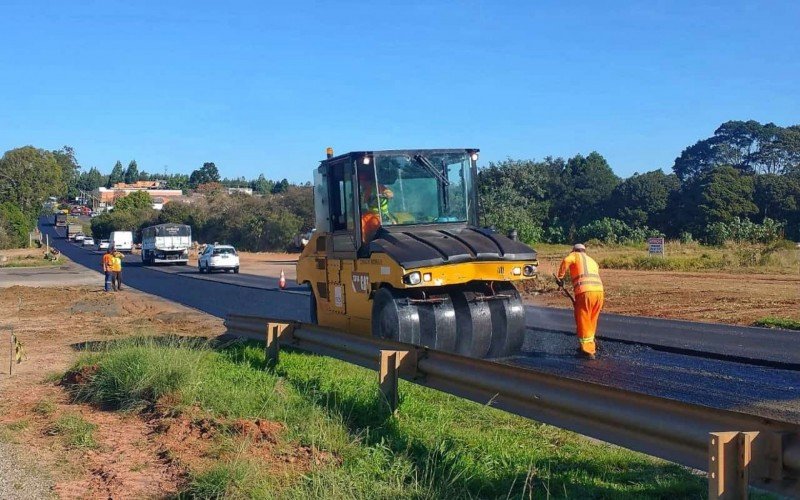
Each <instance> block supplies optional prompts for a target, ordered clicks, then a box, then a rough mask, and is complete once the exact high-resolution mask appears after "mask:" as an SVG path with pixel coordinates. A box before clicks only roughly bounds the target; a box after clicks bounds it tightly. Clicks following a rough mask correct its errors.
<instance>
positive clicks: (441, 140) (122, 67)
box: [0, 0, 800, 181]
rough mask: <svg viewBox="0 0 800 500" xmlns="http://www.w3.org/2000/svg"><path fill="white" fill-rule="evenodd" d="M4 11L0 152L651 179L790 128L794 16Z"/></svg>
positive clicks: (329, 4)
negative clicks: (748, 138) (529, 166)
mask: <svg viewBox="0 0 800 500" xmlns="http://www.w3.org/2000/svg"><path fill="white" fill-rule="evenodd" d="M599 3H601V2H534V1H530V0H528V1H513V2H512V1H502V0H501V1H489V0H486V1H469V0H465V1H436V0H429V1H410V2H409V1H394V2H390V1H372V2H355V1H320V2H301V1H297V2H262V1H252V2H236V1H231V2H220V1H215V2H205V1H191V2H188V1H186V2H178V1H164V0H161V1H158V2H150V1H138V0H137V1H125V2H119V1H106V0H103V1H77V2H63V1H51V2H46V1H40V2H32V1H30V0H24V1H18V0H13V1H10V2H9V1H8V0H3V1H2V6H0V69H2V71H1V72H0V152H1V151H5V150H7V149H10V148H13V147H18V146H22V145H26V144H32V145H35V146H38V147H43V148H47V149H55V148H58V147H61V146H62V145H65V144H67V145H71V146H73V147H74V148H75V149H76V151H77V153H78V160H79V161H80V163H81V164H82V165H83V166H84V167H85V168H88V167H90V166H97V167H98V168H100V170H101V171H103V172H106V173H107V172H108V171H110V169H111V167H112V166H113V164H114V162H115V161H116V160H117V159H119V160H122V161H123V163H125V164H127V162H128V161H129V160H131V159H133V158H135V159H136V160H137V162H138V164H139V169H140V170H147V171H149V172H153V171H163V168H164V166H165V165H167V166H168V167H169V170H170V172H185V173H188V172H190V171H191V170H193V169H195V168H198V167H199V166H201V165H202V163H203V162H204V161H214V162H216V164H217V166H218V167H219V168H220V171H221V173H222V175H224V176H228V177H237V176H240V175H243V176H246V177H248V178H250V177H254V176H257V175H258V174H259V173H261V172H263V173H265V175H267V177H269V178H282V177H286V178H288V179H289V180H291V181H306V180H310V179H311V169H312V168H314V167H315V166H316V164H317V161H318V160H319V159H321V158H322V157H323V156H324V151H325V147H326V146H329V145H330V146H333V147H334V148H336V151H338V152H345V151H347V150H353V149H392V148H411V147H461V146H477V147H480V148H481V150H482V157H481V163H482V164H485V163H486V162H488V161H491V160H502V159H505V158H507V157H512V158H537V159H538V158H542V157H544V156H546V155H553V156H571V155H574V154H576V153H583V154H586V153H588V152H590V151H592V150H597V151H599V152H600V153H601V154H603V155H604V156H605V157H606V158H607V159H608V161H609V163H610V164H611V165H612V167H613V168H614V170H615V171H616V172H617V173H618V174H619V175H621V176H627V175H630V174H631V173H633V172H634V171H640V172H642V171H646V170H651V169H654V168H664V169H665V170H668V169H669V168H670V167H671V166H672V162H673V160H674V159H675V157H676V156H677V155H678V154H679V153H680V152H681V150H682V149H683V148H684V147H686V146H687V145H690V144H692V143H694V142H695V141H696V140H698V139H700V138H704V137H707V136H709V135H711V134H712V133H713V130H714V129H715V128H716V127H717V126H718V125H719V124H720V123H722V122H723V121H726V120H729V119H755V120H759V121H772V122H775V123H777V124H779V125H789V124H795V123H799V122H800V30H798V26H800V2H798V1H797V0H790V1H783V2H777V1H775V2H770V1H761V2H754V1H752V0H747V1H738V0H737V1H715V2H702V1H696V0H695V1H654V0H648V1H642V0H638V1H631V2H602V3H606V4H610V5H612V6H606V7H600V6H598V5H597V4H599Z"/></svg>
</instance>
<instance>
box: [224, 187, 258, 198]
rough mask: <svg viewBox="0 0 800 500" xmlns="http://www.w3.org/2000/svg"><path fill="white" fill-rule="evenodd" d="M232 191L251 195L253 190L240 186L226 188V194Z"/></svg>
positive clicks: (232, 192)
mask: <svg viewBox="0 0 800 500" xmlns="http://www.w3.org/2000/svg"><path fill="white" fill-rule="evenodd" d="M234 193H239V194H246V195H248V196H253V190H252V189H251V188H242V187H233V188H228V194H234Z"/></svg>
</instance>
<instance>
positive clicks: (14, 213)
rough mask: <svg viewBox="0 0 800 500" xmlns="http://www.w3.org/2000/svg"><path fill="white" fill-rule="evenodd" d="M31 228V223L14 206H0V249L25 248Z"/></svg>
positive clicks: (8, 204)
mask: <svg viewBox="0 0 800 500" xmlns="http://www.w3.org/2000/svg"><path fill="white" fill-rule="evenodd" d="M32 228H33V223H32V222H31V220H30V219H29V218H28V217H27V216H26V215H25V213H24V212H23V211H22V210H20V208H19V207H18V206H17V205H16V204H14V203H11V202H6V203H2V204H0V248H19V247H23V246H26V245H27V244H28V232H30V231H31V229H32Z"/></svg>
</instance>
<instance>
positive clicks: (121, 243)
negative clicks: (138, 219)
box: [108, 231, 133, 252]
mask: <svg viewBox="0 0 800 500" xmlns="http://www.w3.org/2000/svg"><path fill="white" fill-rule="evenodd" d="M108 244H109V246H111V248H113V249H114V250H116V251H118V252H130V251H132V250H133V233H132V232H130V231H112V232H111V237H110V238H108Z"/></svg>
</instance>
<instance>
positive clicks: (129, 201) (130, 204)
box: [114, 191, 153, 212]
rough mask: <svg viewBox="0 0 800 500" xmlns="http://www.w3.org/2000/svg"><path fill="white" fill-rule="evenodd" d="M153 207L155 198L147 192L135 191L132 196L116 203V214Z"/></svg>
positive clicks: (120, 199)
mask: <svg viewBox="0 0 800 500" xmlns="http://www.w3.org/2000/svg"><path fill="white" fill-rule="evenodd" d="M152 207H153V198H152V197H151V196H150V193H148V192H147V191H134V192H132V193H131V194H129V195H127V196H124V197H122V198H119V199H118V200H116V201H115V202H114V211H115V212H124V211H130V210H138V209H141V208H152Z"/></svg>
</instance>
